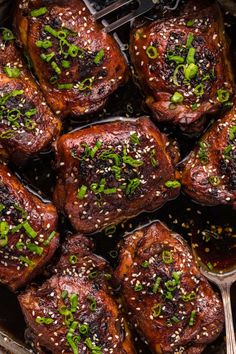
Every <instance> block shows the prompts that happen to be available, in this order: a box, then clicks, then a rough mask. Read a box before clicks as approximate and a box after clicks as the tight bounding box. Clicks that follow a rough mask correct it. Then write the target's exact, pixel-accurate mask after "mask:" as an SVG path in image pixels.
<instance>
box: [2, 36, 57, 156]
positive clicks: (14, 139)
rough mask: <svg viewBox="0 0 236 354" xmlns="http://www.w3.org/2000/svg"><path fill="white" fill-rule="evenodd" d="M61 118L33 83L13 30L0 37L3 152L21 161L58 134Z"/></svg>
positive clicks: (47, 144) (46, 145)
mask: <svg viewBox="0 0 236 354" xmlns="http://www.w3.org/2000/svg"><path fill="white" fill-rule="evenodd" d="M60 128H61V123H60V121H59V120H58V119H57V118H56V117H55V116H54V114H53V113H52V111H51V110H50V109H49V107H48V106H47V104H46V101H45V99H44V97H43V95H42V93H41V91H40V89H39V87H38V85H37V84H36V83H35V82H34V79H33V77H32V76H31V74H30V72H29V70H28V69H27V67H26V65H25V63H24V62H23V61H22V58H21V56H20V53H19V52H18V50H17V49H16V47H15V43H14V36H13V34H12V33H11V31H9V30H7V29H4V30H2V31H1V36H0V144H1V147H0V155H1V156H4V157H6V158H8V157H11V158H12V159H14V161H15V162H16V163H20V162H21V161H22V160H24V159H26V158H27V157H28V156H31V155H33V154H35V153H37V152H39V151H41V150H43V149H45V148H46V147H48V146H49V144H50V143H51V142H52V141H53V140H54V139H55V138H56V137H57V135H58V134H59V131H60Z"/></svg>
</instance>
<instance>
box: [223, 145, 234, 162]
mask: <svg viewBox="0 0 236 354" xmlns="http://www.w3.org/2000/svg"><path fill="white" fill-rule="evenodd" d="M232 150H233V145H228V146H227V147H226V148H225V149H224V151H223V155H224V157H225V158H226V159H230V158H231V157H232Z"/></svg>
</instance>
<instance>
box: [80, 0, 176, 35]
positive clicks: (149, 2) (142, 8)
mask: <svg viewBox="0 0 236 354" xmlns="http://www.w3.org/2000/svg"><path fill="white" fill-rule="evenodd" d="M180 1H181V0H175V3H174V4H173V6H164V7H163V8H164V9H166V10H176V9H177V7H178V6H179V3H180ZM84 2H85V3H86V5H87V7H88V8H89V9H90V11H91V12H92V14H93V15H94V17H95V19H96V20H101V19H104V18H105V17H106V16H107V15H110V14H112V13H114V12H115V11H116V10H118V9H121V8H123V7H124V6H125V5H128V4H131V3H133V4H137V6H138V7H137V8H136V9H135V10H132V11H130V12H129V14H127V15H125V16H123V17H121V18H119V19H118V20H116V21H114V22H112V23H109V24H106V25H105V30H106V32H113V31H114V30H116V29H117V28H119V27H121V26H123V25H124V24H126V23H128V22H130V21H131V20H134V19H135V18H137V17H139V16H141V15H143V14H145V13H146V12H148V11H149V10H151V9H152V8H154V6H155V5H158V4H159V3H160V0H117V1H115V2H114V3H112V4H111V5H108V6H106V7H105V8H104V9H102V10H101V11H94V9H92V8H91V3H89V2H88V0H84Z"/></svg>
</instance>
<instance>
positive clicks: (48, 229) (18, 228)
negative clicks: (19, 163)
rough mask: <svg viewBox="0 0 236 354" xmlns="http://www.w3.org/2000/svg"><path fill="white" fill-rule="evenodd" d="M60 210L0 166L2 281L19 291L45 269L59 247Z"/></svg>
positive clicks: (4, 167)
mask: <svg viewBox="0 0 236 354" xmlns="http://www.w3.org/2000/svg"><path fill="white" fill-rule="evenodd" d="M56 226H57V212H56V209H55V208H54V206H53V205H52V204H51V203H45V202H42V201H41V200H40V199H39V198H38V197H36V196H35V195H34V194H32V193H31V192H29V191H28V190H27V189H26V188H25V187H24V186H23V185H22V184H21V183H20V181H19V180H18V179H17V178H16V177H15V176H14V175H13V174H12V173H11V172H10V171H9V170H8V168H7V167H6V166H4V165H2V164H1V165H0V283H1V284H4V285H6V286H8V287H9V288H10V289H11V290H13V291H15V290H17V289H18V288H20V287H22V286H24V285H26V284H27V282H28V281H29V280H31V279H33V278H34V277H35V276H36V275H37V274H38V273H40V272H41V271H42V269H43V266H44V265H45V264H46V263H47V262H48V261H49V260H50V259H51V257H52V255H53V254H54V252H55V250H56V248H57V246H58V233H57V232H56Z"/></svg>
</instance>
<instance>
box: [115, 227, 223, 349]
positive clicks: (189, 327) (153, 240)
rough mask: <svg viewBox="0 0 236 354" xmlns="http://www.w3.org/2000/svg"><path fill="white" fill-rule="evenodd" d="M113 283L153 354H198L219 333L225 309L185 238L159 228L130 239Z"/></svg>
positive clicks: (126, 240) (140, 232)
mask: <svg viewBox="0 0 236 354" xmlns="http://www.w3.org/2000/svg"><path fill="white" fill-rule="evenodd" d="M115 278H116V281H117V284H118V286H119V287H120V291H121V295H122V297H123V300H124V303H125V304H126V305H127V310H128V312H129V314H130V316H131V320H132V323H134V325H135V327H136V328H137V330H138V331H139V332H140V334H141V336H142V337H143V339H144V340H145V341H147V343H148V345H149V346H150V349H151V350H152V352H153V353H158V354H159V353H165V354H167V353H184V354H198V353H201V352H202V351H203V349H204V348H205V346H206V345H207V344H208V343H211V342H212V341H213V340H214V339H215V338H216V337H217V336H218V335H219V333H220V332H221V330H222V327H223V322H224V315H223V308H222V303H221V301H220V299H219V297H218V295H217V294H216V293H214V291H213V290H212V288H211V287H210V285H209V283H208V282H207V280H206V279H205V278H204V277H203V276H202V275H201V273H200V271H199V269H198V268H197V266H196V264H195V262H194V260H193V256H192V254H191V252H190V249H189V247H188V245H187V243H186V241H185V240H184V239H182V238H181V236H179V235H177V234H175V233H174V232H172V231H170V230H169V229H168V228H167V227H166V226H164V225H163V224H162V223H160V222H156V223H153V224H152V225H149V226H147V227H144V228H142V229H140V230H138V231H136V232H134V233H133V234H131V235H129V236H128V237H127V238H126V239H125V241H124V244H123V247H122V249H121V253H120V263H119V265H118V268H117V269H116V271H115Z"/></svg>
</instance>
